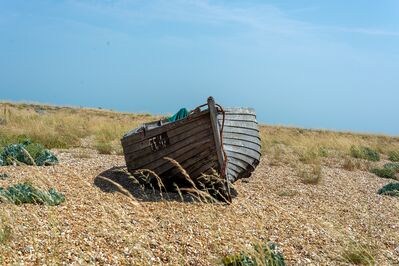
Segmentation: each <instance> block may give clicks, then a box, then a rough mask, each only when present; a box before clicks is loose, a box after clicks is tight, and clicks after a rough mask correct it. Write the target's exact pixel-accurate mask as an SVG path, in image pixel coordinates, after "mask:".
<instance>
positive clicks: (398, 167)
mask: <svg viewBox="0 0 399 266" xmlns="http://www.w3.org/2000/svg"><path fill="white" fill-rule="evenodd" d="M384 168H385V169H392V170H393V171H395V172H397V173H398V172H399V163H386V164H384Z"/></svg>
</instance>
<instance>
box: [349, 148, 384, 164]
mask: <svg viewBox="0 0 399 266" xmlns="http://www.w3.org/2000/svg"><path fill="white" fill-rule="evenodd" d="M350 153H351V155H352V157H354V158H360V159H365V160H369V161H373V162H377V161H379V160H380V154H379V153H378V152H377V151H376V150H373V149H371V148H369V147H357V146H351V148H350Z"/></svg>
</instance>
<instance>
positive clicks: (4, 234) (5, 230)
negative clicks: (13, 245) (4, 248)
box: [0, 224, 12, 244]
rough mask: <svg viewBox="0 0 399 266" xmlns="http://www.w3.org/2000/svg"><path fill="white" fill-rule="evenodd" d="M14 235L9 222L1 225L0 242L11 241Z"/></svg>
mask: <svg viewBox="0 0 399 266" xmlns="http://www.w3.org/2000/svg"><path fill="white" fill-rule="evenodd" d="M11 236H12V228H11V226H9V225H7V224H3V225H2V226H0V243H1V244H5V243H7V242H9V241H10V239H11Z"/></svg>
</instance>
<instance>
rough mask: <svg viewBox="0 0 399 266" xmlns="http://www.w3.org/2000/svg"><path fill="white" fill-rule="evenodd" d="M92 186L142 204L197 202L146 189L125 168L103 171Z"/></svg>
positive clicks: (184, 197) (193, 199) (186, 197)
mask: <svg viewBox="0 0 399 266" xmlns="http://www.w3.org/2000/svg"><path fill="white" fill-rule="evenodd" d="M94 185H95V186H97V187H98V188H100V189H101V190H102V191H104V192H107V193H114V192H120V193H122V194H124V195H126V196H131V197H133V198H135V199H136V200H138V201H143V202H158V201H177V202H187V203H193V202H198V201H199V200H198V199H197V198H195V197H193V196H191V195H189V194H182V195H180V194H179V193H177V192H165V191H162V192H161V191H160V190H159V189H155V188H153V189H151V188H149V187H146V186H144V185H143V184H140V183H139V182H138V181H137V180H136V179H135V178H134V177H133V176H132V175H131V174H129V172H128V171H127V169H126V166H114V167H112V168H110V169H107V170H105V171H104V172H102V173H100V174H99V175H97V176H96V177H95V178H94Z"/></svg>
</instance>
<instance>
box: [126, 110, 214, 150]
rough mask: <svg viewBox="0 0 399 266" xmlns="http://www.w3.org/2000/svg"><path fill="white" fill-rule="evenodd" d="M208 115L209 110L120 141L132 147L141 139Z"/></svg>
mask: <svg viewBox="0 0 399 266" xmlns="http://www.w3.org/2000/svg"><path fill="white" fill-rule="evenodd" d="M208 113H209V110H204V111H201V112H199V113H195V114H192V115H189V116H187V117H186V118H183V119H181V120H178V121H176V122H171V123H168V124H165V125H163V126H160V127H156V128H153V129H150V130H148V131H146V132H145V134H144V135H143V134H142V133H135V134H132V135H130V136H126V137H124V138H122V140H121V141H122V144H123V145H125V143H126V142H128V143H127V144H128V145H133V144H135V143H136V142H139V141H141V140H143V139H147V138H151V137H154V136H156V135H159V134H161V133H162V132H165V131H168V130H170V129H172V128H175V127H179V126H181V125H182V124H185V123H187V122H188V121H192V120H196V119H201V116H205V115H206V114H208Z"/></svg>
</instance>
